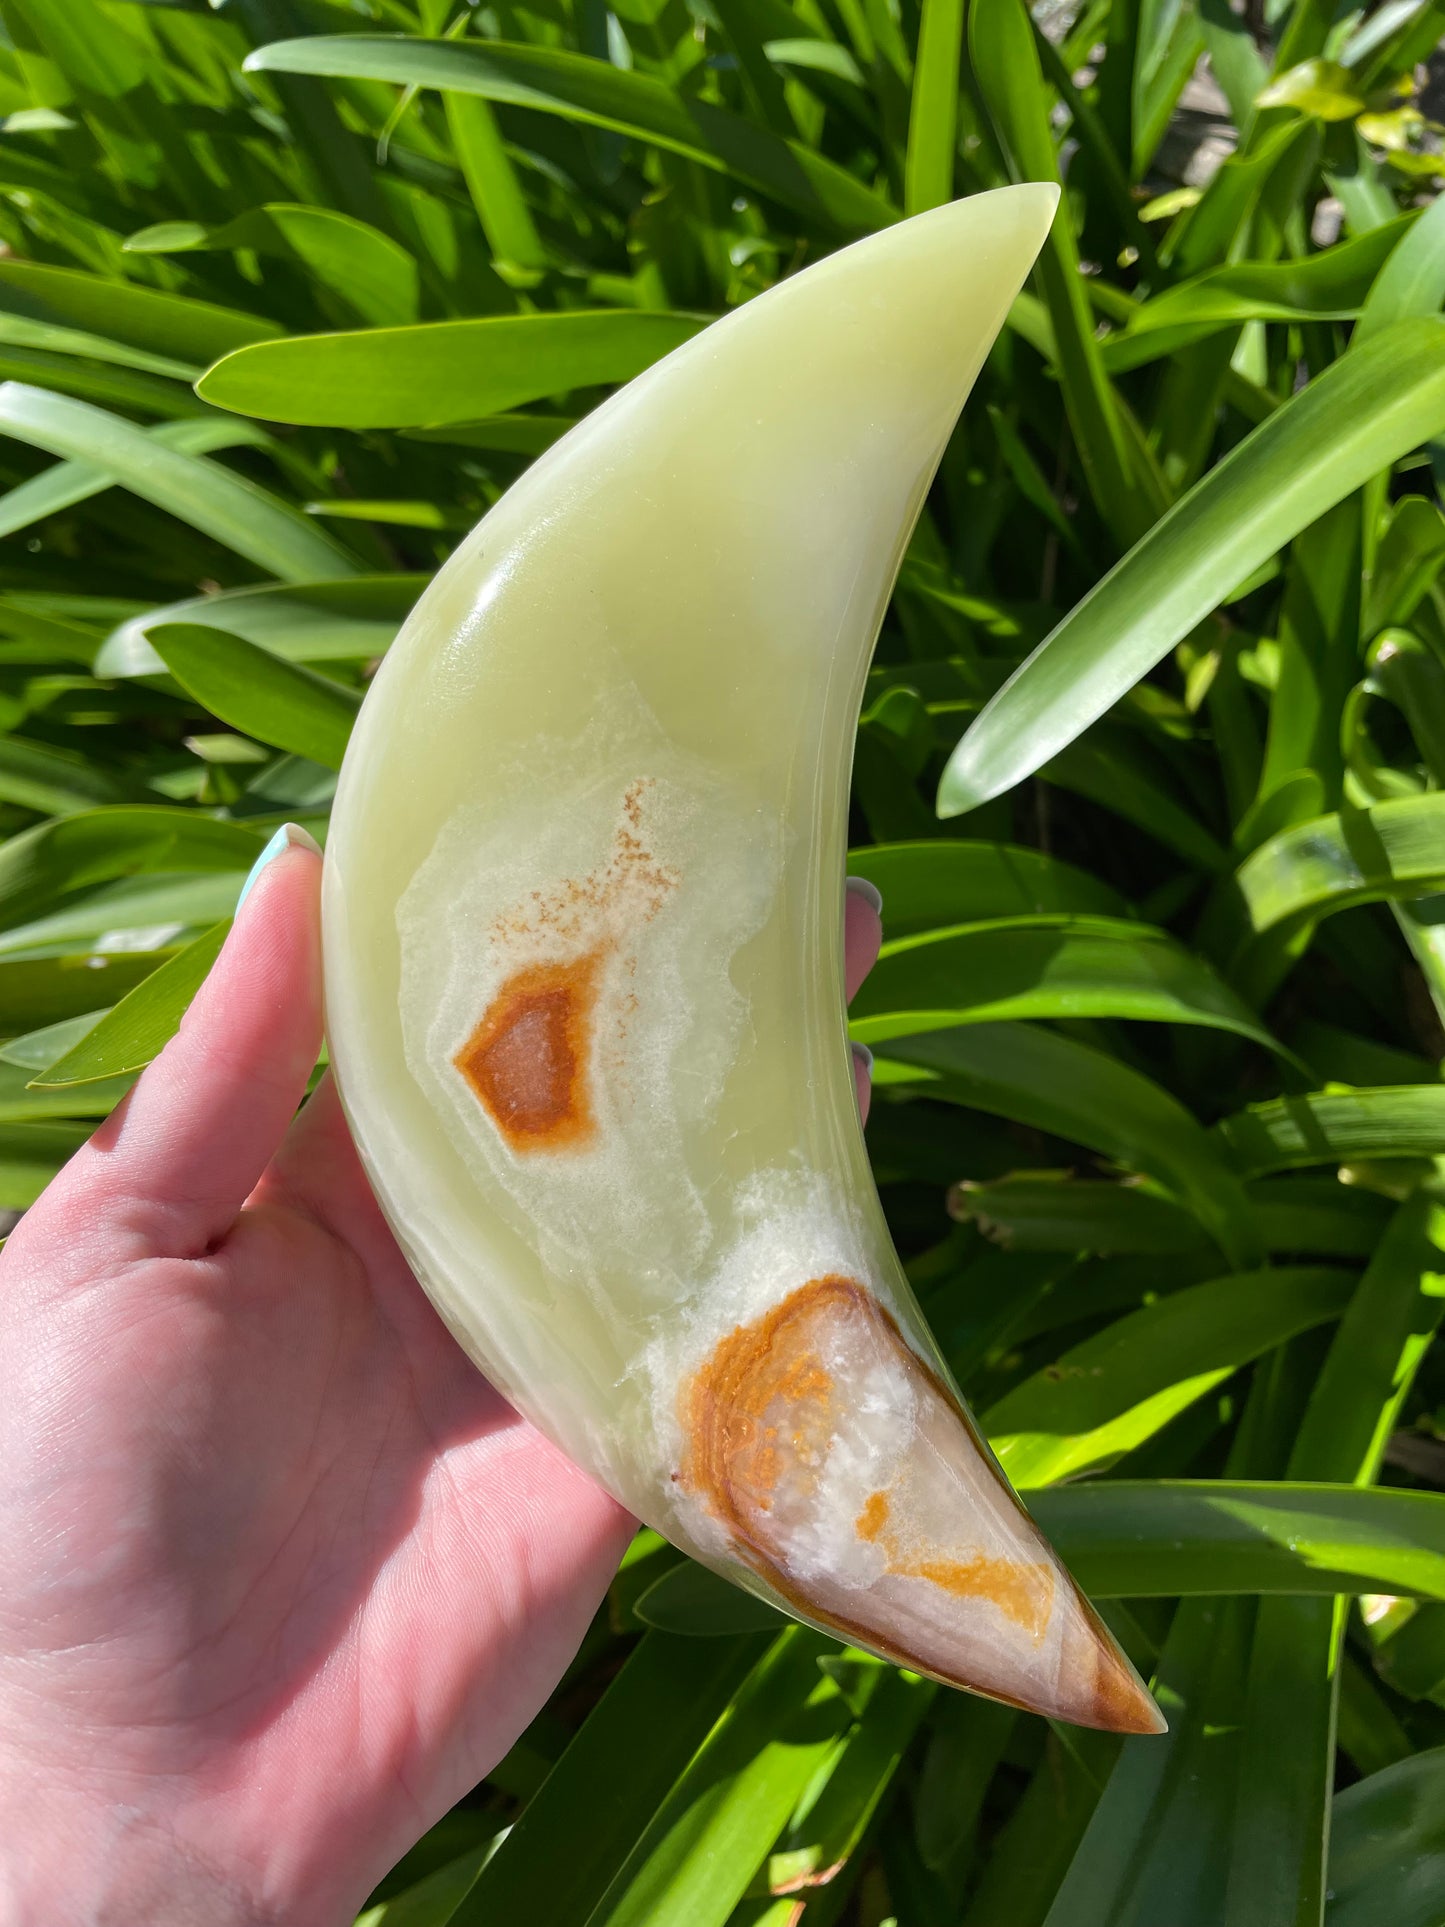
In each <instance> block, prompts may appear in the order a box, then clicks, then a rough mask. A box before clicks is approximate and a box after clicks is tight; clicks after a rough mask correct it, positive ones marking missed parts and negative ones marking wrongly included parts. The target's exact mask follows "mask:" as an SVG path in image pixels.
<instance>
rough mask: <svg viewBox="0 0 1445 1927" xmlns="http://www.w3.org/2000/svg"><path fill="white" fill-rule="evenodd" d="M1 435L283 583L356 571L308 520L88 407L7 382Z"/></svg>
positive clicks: (0, 400) (212, 465)
mask: <svg viewBox="0 0 1445 1927" xmlns="http://www.w3.org/2000/svg"><path fill="white" fill-rule="evenodd" d="M0 435H11V436H13V437H14V438H15V440H16V441H20V442H28V443H29V444H30V445H31V447H33V448H43V449H46V450H47V451H48V452H49V453H50V454H52V455H60V456H63V457H65V458H67V459H68V460H70V461H80V462H90V463H92V464H93V465H94V466H95V467H96V468H98V469H100V470H102V471H103V472H104V473H105V474H107V475H109V476H111V477H112V478H113V479H114V480H115V481H116V482H118V483H120V485H121V486H122V487H124V488H128V489H130V490H131V492H132V493H133V494H136V495H139V496H141V497H143V498H144V499H145V500H146V501H148V502H154V503H155V505H156V507H157V508H162V509H166V510H168V511H169V512H170V514H172V515H175V516H178V517H179V518H180V520H181V521H182V522H188V523H189V524H190V526H191V527H192V528H196V529H200V530H201V531H202V532H203V533H204V534H206V535H209V536H212V537H214V539H215V540H216V541H217V542H223V543H224V544H225V545H226V547H227V548H228V549H231V550H233V551H234V552H235V553H236V554H237V555H244V556H245V557H246V558H247V560H248V561H251V562H254V563H255V564H256V565H257V567H258V568H262V569H265V570H266V571H267V573H268V574H270V575H275V576H279V577H281V578H282V580H283V581H290V582H307V581H314V580H315V579H316V578H317V577H318V576H323V577H324V576H337V575H349V574H351V573H353V572H354V571H355V569H356V566H357V565H356V564H355V562H353V560H352V558H351V557H350V556H349V555H348V554H347V552H346V550H345V549H343V548H342V547H341V546H340V544H339V543H336V542H333V541H332V540H331V538H330V536H328V535H325V534H323V533H322V531H321V530H319V529H318V528H316V527H315V525H314V524H312V523H309V522H308V521H307V520H306V518H305V516H303V515H299V514H298V513H297V512H296V510H295V509H293V508H290V507H288V506H287V504H286V503H284V502H282V501H280V500H279V499H278V498H277V497H276V496H274V495H271V494H268V493H267V491H266V490H265V489H263V488H258V487H257V485H256V484H255V483H254V482H249V481H247V480H246V479H245V477H244V476H241V475H234V474H232V472H231V471H230V469H228V468H222V467H221V466H220V465H219V463H216V462H211V461H208V460H207V459H206V458H205V457H204V456H201V455H187V454H185V453H184V452H183V451H182V450H181V449H178V448H164V447H162V446H161V444H160V443H159V442H157V441H156V440H155V439H154V438H153V437H152V436H150V435H148V434H147V433H146V431H145V430H144V429H143V428H138V427H137V426H136V425H135V423H134V422H128V421H125V420H124V419H123V418H122V417H121V416H119V415H111V414H108V413H107V412H106V410H105V409H103V408H95V407H92V406H91V404H90V403H89V402H84V401H75V400H73V399H72V398H71V397H70V396H68V395H55V394H52V393H51V392H50V391H49V389H46V388H32V387H30V386H29V385H28V384H27V383H25V382H19V381H7V382H6V383H5V384H4V386H3V387H0Z"/></svg>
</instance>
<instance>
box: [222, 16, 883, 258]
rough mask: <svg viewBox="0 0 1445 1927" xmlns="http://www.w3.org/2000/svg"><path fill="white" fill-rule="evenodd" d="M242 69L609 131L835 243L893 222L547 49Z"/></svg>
mask: <svg viewBox="0 0 1445 1927" xmlns="http://www.w3.org/2000/svg"><path fill="white" fill-rule="evenodd" d="M246 65H247V67H248V68H250V69H253V70H254V69H258V68H260V69H264V70H265V71H266V72H268V73H287V74H338V75H351V76H355V77H360V78H364V79H367V80H387V81H393V82H395V83H396V84H397V85H398V86H402V87H436V88H440V89H441V91H442V92H444V93H446V92H451V93H459V94H480V95H481V96H482V97H483V98H484V99H486V100H499V101H505V102H507V103H509V104H510V105H512V106H515V107H534V108H536V109H537V110H538V111H539V112H541V113H544V114H560V115H562V116H563V117H564V118H565V119H567V120H580V121H586V122H589V123H590V124H591V125H593V126H595V127H613V128H616V129H617V131H618V132H619V133H623V134H634V135H636V136H637V137H638V138H639V139H641V140H646V141H653V142H655V143H656V144H657V145H658V146H659V147H668V148H671V149H672V151H673V152H674V153H676V154H686V155H687V156H688V157H689V159H691V160H695V161H701V162H702V163H703V165H704V166H705V167H713V168H718V169H720V170H721V172H723V173H724V174H730V175H731V176H732V177H733V178H734V180H738V181H743V182H746V183H748V184H749V185H750V186H752V187H755V188H758V189H760V190H761V191H762V192H763V193H764V194H769V195H771V196H772V197H773V199H774V200H778V201H781V202H782V203H783V205H784V206H785V207H791V208H795V209H796V210H797V211H798V212H799V213H800V214H804V215H807V216H809V217H810V218H812V219H813V220H816V221H819V222H821V223H823V224H824V225H825V226H827V227H830V228H835V229H839V230H841V231H842V232H843V233H845V234H867V233H871V232H872V230H873V229H875V228H880V227H886V226H887V225H888V224H889V223H890V222H891V221H896V220H897V218H898V210H897V209H896V208H895V207H893V206H892V205H891V204H890V203H889V202H888V201H886V200H885V199H884V198H883V197H882V195H879V194H875V193H874V192H873V191H872V189H871V188H867V187H865V186H863V184H862V182H860V181H857V180H855V179H854V178H853V176H852V175H851V174H846V173H844V171H843V169H842V168H841V167H835V166H834V165H833V163H832V162H831V161H827V160H824V159H823V158H822V156H821V155H819V154H814V153H811V152H810V151H809V150H808V149H807V148H806V147H802V146H800V145H798V143H797V142H795V141H785V140H781V139H779V137H778V136H777V135H776V134H771V133H769V132H768V131H767V130H766V129H765V128H761V127H754V126H752V125H750V124H749V123H748V122H747V121H744V120H741V119H740V118H739V117H738V116H737V115H736V114H730V113H728V112H727V110H726V109H725V108H722V107H714V106H712V105H711V104H710V103H709V102H707V101H703V100H693V99H691V98H690V97H688V96H686V95H683V94H680V93H678V92H677V91H676V90H675V89H674V88H671V87H669V86H668V85H667V84H666V83H665V82H664V81H661V80H658V79H655V78H654V77H653V76H652V75H650V74H639V73H627V72H624V71H623V69H622V68H620V67H614V66H612V65H611V64H610V62H608V61H605V60H590V59H588V57H587V56H586V55H585V54H574V53H568V52H564V51H563V50H562V49H561V48H556V47H527V46H519V45H513V44H511V43H509V42H507V41H496V40H489V41H488V42H487V43H486V44H485V45H482V44H480V43H472V42H467V41H451V40H420V39H415V38H413V37H411V36H409V35H403V34H395V35H393V34H328V35H326V36H324V37H323V38H320V39H315V40H283V41H278V42H277V43H276V44H275V45H273V46H270V47H261V48H259V49H258V50H257V52H255V53H254V54H252V55H251V57H250V59H249V60H247V62H246Z"/></svg>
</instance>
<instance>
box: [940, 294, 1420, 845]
mask: <svg viewBox="0 0 1445 1927" xmlns="http://www.w3.org/2000/svg"><path fill="white" fill-rule="evenodd" d="M1442 429H1445V322H1441V321H1437V320H1433V319H1429V320H1427V319H1420V318H1417V319H1414V320H1410V321H1403V322H1400V323H1399V324H1397V325H1396V326H1395V327H1392V328H1388V329H1385V330H1382V332H1381V333H1379V334H1377V335H1376V336H1374V338H1373V339H1372V340H1370V341H1368V342H1367V343H1366V344H1365V345H1364V346H1363V347H1361V348H1359V349H1357V350H1355V351H1353V352H1352V353H1350V354H1348V355H1345V356H1342V357H1341V359H1340V360H1339V361H1337V362H1336V363H1335V364H1334V365H1333V367H1331V368H1328V369H1326V371H1325V372H1324V373H1323V374H1322V375H1320V376H1319V378H1318V379H1317V380H1315V381H1313V382H1311V384H1310V386H1309V387H1308V388H1306V389H1305V390H1304V391H1303V392H1302V393H1301V394H1299V395H1297V396H1296V397H1295V398H1294V400H1293V401H1291V402H1289V403H1288V404H1287V405H1286V406H1285V407H1283V408H1281V409H1279V410H1277V411H1276V413H1275V414H1273V415H1272V416H1271V417H1270V418H1269V420H1268V421H1266V422H1263V423H1261V424H1260V426H1259V427H1258V428H1257V429H1256V430H1255V431H1254V433H1253V434H1252V435H1250V436H1248V437H1247V438H1246V439H1245V440H1244V441H1243V442H1241V443H1240V445H1239V446H1238V447H1237V448H1236V449H1234V450H1232V451H1231V453H1230V454H1229V455H1227V456H1226V457H1225V459H1224V460H1223V461H1222V462H1220V463H1219V465H1218V466H1217V467H1216V468H1214V469H1212V470H1211V471H1210V473H1209V474H1208V475H1206V476H1205V477H1204V479H1203V480H1202V481H1200V482H1199V483H1197V484H1196V486H1195V487H1194V488H1193V489H1191V490H1190V492H1189V494H1188V495H1186V496H1185V497H1184V498H1183V500H1182V501H1180V502H1177V503H1176V504H1175V505H1174V507H1173V508H1172V509H1171V510H1170V511H1169V513H1168V514H1167V515H1165V516H1164V517H1163V518H1162V520H1160V521H1159V522H1157V523H1156V524H1155V526H1154V527H1153V528H1152V529H1151V530H1150V531H1149V533H1148V534H1147V535H1146V536H1145V537H1144V538H1143V540H1142V541H1141V542H1139V543H1137V544H1136V545H1135V546H1134V548H1132V549H1131V550H1130V551H1129V553H1128V555H1126V556H1125V557H1124V559H1123V560H1122V561H1121V562H1120V563H1118V564H1117V566H1116V567H1115V568H1113V569H1112V570H1111V571H1110V572H1109V574H1108V575H1106V576H1105V577H1104V579H1103V581H1102V582H1100V583H1099V584H1098V585H1097V587H1096V588H1094V589H1093V590H1091V591H1090V593H1089V594H1088V595H1087V596H1086V597H1085V598H1084V600H1083V601H1082V602H1080V603H1079V604H1078V605H1077V607H1075V608H1074V609H1073V610H1072V611H1071V612H1070V613H1069V614H1068V615H1067V616H1066V617H1065V618H1064V620H1063V621H1062V622H1061V623H1060V624H1059V626H1058V628H1057V629H1055V630H1054V632H1053V634H1052V635H1050V636H1047V637H1046V638H1045V639H1044V641H1043V642H1041V643H1040V644H1039V646H1038V648H1037V649H1036V650H1035V651H1034V652H1033V654H1032V655H1031V656H1030V657H1029V658H1028V660H1027V661H1026V662H1024V663H1023V664H1021V665H1020V667H1019V668H1018V669H1017V670H1016V671H1015V672H1014V674H1013V675H1012V676H1011V677H1010V678H1009V680H1008V681H1007V682H1006V683H1005V684H1004V686H1003V688H1002V689H1001V690H1000V691H999V692H998V694H997V695H996V696H994V697H993V698H992V700H991V701H990V702H989V703H988V704H987V705H986V706H985V708H984V709H983V711H982V713H981V714H980V715H979V717H978V720H977V721H976V722H975V723H974V725H973V727H972V728H971V729H970V730H969V731H968V733H967V734H966V735H965V736H964V738H963V740H962V741H961V742H960V743H959V745H958V747H957V748H956V749H955V750H954V752H953V755H952V756H951V757H950V759H949V763H948V767H947V769H946V770H945V771H944V773H943V781H942V783H941V784H940V786H939V792H938V811H939V814H940V816H958V815H961V814H962V812H963V811H965V810H971V809H974V808H975V807H976V806H977V805H978V804H980V803H985V802H987V801H988V799H989V798H990V797H991V796H998V795H1000V794H1001V793H1002V792H1003V791H1004V790H1007V789H1009V788H1011V787H1012V786H1013V785H1014V784H1015V783H1018V782H1021V781H1022V780H1023V778H1024V777H1026V776H1030V775H1032V773H1033V772H1034V771H1035V770H1036V769H1038V768H1039V766H1040V765H1041V764H1042V763H1045V762H1047V761H1048V759H1049V758H1050V757H1051V756H1054V755H1057V753H1058V752H1059V751H1060V750H1061V749H1062V748H1063V747H1064V745H1065V744H1066V743H1071V742H1072V741H1073V740H1074V738H1075V737H1076V736H1079V735H1081V734H1082V733H1083V731H1084V730H1086V729H1087V728H1088V726H1089V724H1090V723H1092V722H1094V721H1096V720H1097V718H1098V717H1100V716H1102V715H1103V714H1104V712H1105V710H1107V709H1108V708H1109V707H1110V706H1111V705H1112V704H1113V703H1115V702H1117V701H1118V700H1119V698H1120V697H1121V696H1122V695H1123V694H1124V692H1125V691H1126V690H1127V689H1129V688H1131V687H1132V686H1133V684H1135V683H1136V682H1137V681H1138V680H1139V678H1140V677H1141V676H1143V675H1145V674H1147V673H1148V671H1149V670H1150V669H1152V668H1153V667H1154V665H1155V663H1157V662H1158V661H1160V659H1161V658H1162V657H1163V656H1165V655H1167V654H1168V652H1169V650H1171V649H1172V648H1173V647H1174V645H1175V644H1176V643H1177V642H1179V641H1181V640H1182V638H1183V637H1185V636H1186V635H1188V633H1189V631H1190V630H1191V629H1193V628H1194V627H1195V625H1196V624H1197V623H1199V622H1202V621H1203V619H1204V618H1205V616H1207V615H1209V614H1210V612H1211V611H1212V610H1214V609H1216V608H1217V607H1218V606H1219V604H1220V603H1221V601H1223V600H1224V599H1225V598H1226V597H1227V596H1228V595H1229V593H1230V591H1231V590H1232V589H1233V588H1234V587H1235V586H1236V585H1237V584H1238V583H1240V582H1242V581H1244V579H1245V578H1246V577H1247V576H1248V575H1249V574H1250V573H1251V571H1252V570H1254V569H1256V568H1258V567H1259V565H1260V564H1261V563H1262V562H1266V561H1268V559H1269V558H1270V556H1272V555H1273V554H1275V552H1276V551H1277V550H1278V549H1280V548H1282V547H1283V546H1284V544H1285V543H1286V542H1289V541H1291V540H1292V539H1293V538H1294V537H1295V536H1296V535H1298V533H1299V531H1300V530H1301V529H1303V528H1306V527H1308V525H1309V524H1310V523H1311V522H1313V521H1315V520H1316V518H1317V517H1319V516H1320V515H1323V514H1324V512H1325V511H1326V510H1327V509H1329V508H1331V507H1332V506H1333V505H1334V504H1335V503H1336V502H1339V501H1342V500H1343V499H1344V497H1345V496H1346V495H1348V494H1350V493H1351V492H1352V490H1354V489H1356V488H1358V487H1359V486H1360V485H1361V483H1363V482H1365V481H1367V480H1368V479H1369V477H1370V476H1371V475H1374V474H1376V473H1377V472H1378V471H1379V470H1380V469H1383V468H1388V467H1389V466H1390V464H1391V463H1392V462H1395V461H1398V460H1399V458H1400V457H1401V456H1402V455H1405V454H1408V453H1409V451H1410V450H1411V449H1412V448H1415V447H1417V446H1418V445H1419V444H1420V443H1421V442H1425V441H1428V440H1429V439H1430V438H1431V437H1432V436H1433V435H1435V434H1438V433H1439V432H1440V431H1441V430H1442Z"/></svg>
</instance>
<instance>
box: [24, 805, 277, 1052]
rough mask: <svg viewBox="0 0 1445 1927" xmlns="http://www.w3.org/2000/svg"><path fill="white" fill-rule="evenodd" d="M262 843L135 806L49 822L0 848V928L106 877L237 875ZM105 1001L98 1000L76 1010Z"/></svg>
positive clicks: (251, 835)
mask: <svg viewBox="0 0 1445 1927" xmlns="http://www.w3.org/2000/svg"><path fill="white" fill-rule="evenodd" d="M265 843H266V839H265V837H264V836H262V835H261V834H260V833H259V832H257V831H256V830H252V829H247V828H245V827H244V826H243V825H242V824H239V823H224V822H221V821H219V820H217V819H216V818H214V817H208V816H204V815H202V814H201V813H200V812H199V811H196V810H172V809H161V808H149V807H146V806H144V805H141V806H137V807H130V806H122V807H120V808H117V809H100V810H83V811H81V812H79V813H78V814H77V815H75V816H62V817H57V818H56V819H55V820H54V821H53V822H50V823H39V824H37V825H36V826H35V828H34V829H33V830H22V831H21V832H20V834H19V835H18V836H12V837H10V838H8V839H7V841H6V842H4V843H0V925H3V926H4V927H6V928H9V927H10V926H11V925H13V924H17V923H19V922H20V921H21V919H22V918H23V917H27V916H32V915H34V914H35V913H36V912H37V911H38V910H40V909H42V908H45V907H48V906H49V905H50V904H51V902H52V901H53V899H54V898H55V897H56V896H58V895H63V894H64V893H65V892H68V891H74V890H82V889H86V888H88V887H90V886H92V885H94V884H97V883H105V882H108V881H109V880H110V879H111V878H112V877H128V876H136V875H139V874H140V873H142V872H155V871H160V870H165V871H174V870H240V871H242V872H243V873H244V872H245V871H247V870H249V869H250V867H251V865H252V864H253V863H254V862H255V860H256V858H257V857H258V856H259V855H260V854H261V851H262V850H263V849H264V847H265ZM116 961H117V962H120V961H122V960H121V959H116ZM105 1001H106V1000H105V998H104V997H100V996H98V997H96V998H95V999H93V1000H92V1003H91V1005H89V1006H86V1005H82V1006H80V1008H82V1009H84V1008H93V1007H94V1005H95V1004H96V1003H103V1002H105ZM0 1008H3V1005H0ZM17 1028H19V1027H18V1026H17Z"/></svg>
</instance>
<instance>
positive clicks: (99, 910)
mask: <svg viewBox="0 0 1445 1927" xmlns="http://www.w3.org/2000/svg"><path fill="white" fill-rule="evenodd" d="M245 874H246V872H245V870H243V869H240V868H237V869H234V870H229V871H221V872H217V873H214V874H211V875H206V874H204V873H203V874H201V875H199V876H184V875H182V876H161V877H160V878H155V877H151V876H144V875H142V876H137V877H122V878H121V879H120V880H118V881H117V882H113V883H103V884H101V885H100V887H99V888H98V889H93V890H89V891H87V892H86V893H85V894H84V895H82V896H81V897H79V898H78V899H71V900H68V901H66V902H64V903H63V904H62V906H61V907H60V908H58V909H53V910H51V911H50V913H49V915H47V916H42V917H35V918H33V919H31V920H30V921H29V922H27V923H19V924H13V925H12V926H11V927H10V928H9V929H8V930H6V931H5V932H4V933H3V935H0V954H9V955H15V954H18V953H21V952H24V951H38V950H41V949H60V950H84V951H87V952H89V951H91V950H99V951H102V952H104V951H105V950H107V949H108V948H116V949H118V948H119V947H120V945H121V944H122V943H124V945H125V946H126V947H128V948H131V949H137V950H141V949H147V948H154V947H155V945H157V944H161V943H171V942H173V941H174V940H175V939H176V938H178V937H180V936H181V935H182V933H183V932H185V931H187V930H192V931H195V932H197V933H199V932H200V931H201V930H204V929H205V928H206V927H207V926H208V925H210V924H213V923H215V922H217V921H218V919H220V918H221V917H229V916H230V915H231V913H232V911H233V910H234V909H235V907H236V898H237V897H238V895H239V894H240V890H241V883H242V881H243V879H244V877H245ZM6 1048H7V1049H9V1048H10V1047H9V1046H8V1045H7V1046H6ZM59 1055H60V1053H59V1051H58V1050H57V1051H54V1052H52V1053H51V1057H52V1058H53V1057H58V1056H59ZM35 1061H36V1062H37V1063H39V1062H45V1063H49V1062H50V1061H51V1059H50V1058H46V1059H43V1060H42V1059H36V1060H35Z"/></svg>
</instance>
